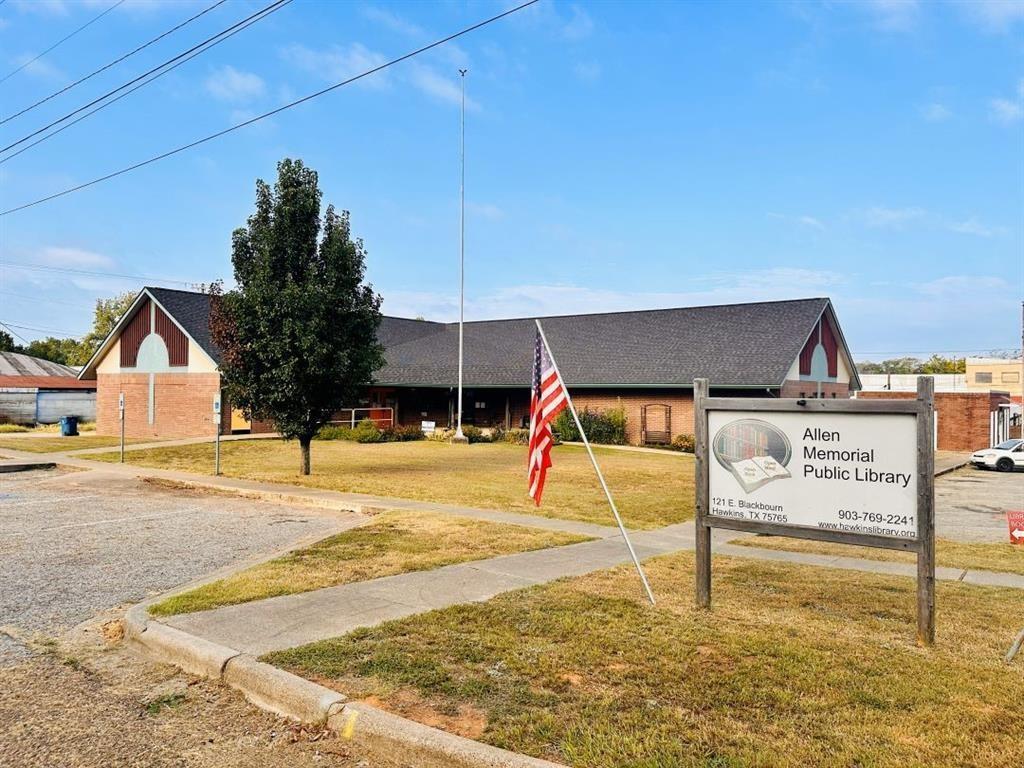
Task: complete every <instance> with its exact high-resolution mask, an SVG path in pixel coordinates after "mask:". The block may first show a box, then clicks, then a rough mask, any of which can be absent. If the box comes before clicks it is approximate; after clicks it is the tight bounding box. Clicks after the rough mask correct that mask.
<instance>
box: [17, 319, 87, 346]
mask: <svg viewBox="0 0 1024 768" xmlns="http://www.w3.org/2000/svg"><path fill="white" fill-rule="evenodd" d="M0 325H2V326H4V327H5V328H9V329H12V330H11V333H14V330H13V329H14V328H21V330H23V331H36V332H37V333H59V334H60V335H61V336H72V337H75V338H78V337H79V336H83V335H84V334H81V333H72V332H71V331H58V330H57V329H56V328H37V327H36V326H34V325H19V324H18V323H12V322H10V321H8V320H0ZM16 335H17V334H16ZM18 338H19V339H21V340H22V341H25V339H24V338H23V337H21V336H18ZM25 343H26V344H27V343H28V342H25Z"/></svg>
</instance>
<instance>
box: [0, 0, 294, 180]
mask: <svg viewBox="0 0 1024 768" xmlns="http://www.w3.org/2000/svg"><path fill="white" fill-rule="evenodd" d="M281 2H283V5H281V6H279V7H277V8H274V9H273V10H271V11H268V12H267V13H265V14H263V15H262V16H257V18H249V19H247V20H246V21H245V23H244V24H242V26H240V27H237V28H236V29H233V30H232V31H231V32H228V33H227V34H225V35H224V36H223V37H221V38H220V39H219V40H215V41H213V42H212V43H210V44H209V45H207V46H206V47H205V48H200V49H199V50H196V51H194V52H193V53H191V54H189V55H188V56H187V57H185V58H184V59H181V60H180V61H178V62H176V63H175V64H172V65H171V66H169V67H167V69H165V70H163V71H162V72H157V73H156V74H155V75H153V76H152V77H151V78H149V79H148V80H143V81H142V82H141V83H137V84H136V85H135V86H133V87H132V88H129V89H128V90H127V91H125V92H124V93H122V94H119V95H118V96H115V97H114V98H112V99H111V100H110V101H106V102H104V103H102V104H100V105H98V106H96V107H95V108H93V109H90V110H89V111H88V112H86V113H85V114H84V115H79V116H78V117H76V118H75V119H74V120H72V121H71V122H70V123H66V124H64V125H62V126H61V127H60V128H57V129H56V130H54V131H51V132H50V133H48V134H46V135H45V136H40V137H39V138H38V139H36V140H35V141H33V142H32V143H31V144H26V145H25V146H24V147H22V148H21V149H19V150H18V151H17V152H11V153H10V154H9V155H7V157H4V158H0V165H3V164H4V163H6V162H7V161H8V160H12V159H14V158H15V157H17V156H18V155H20V154H21V153H22V152H27V151H28V150H30V149H32V147H34V146H36V145H37V144H42V143H43V142H44V141H46V140H47V139H49V138H52V137H53V136H56V135H57V134H58V133H62V132H63V131H66V130H67V129H68V128H70V127H71V126H73V125H76V124H78V123H80V122H82V121H83V120H85V119H86V118H87V117H89V116H90V115H94V114H96V113H97V112H99V111H100V110H101V109H106V108H107V107H109V106H111V105H112V104H116V103H117V102H119V101H120V100H121V99H123V98H124V97H125V96H128V95H129V94H132V93H134V92H135V91H137V90H139V88H143V87H145V86H147V85H149V84H150V83H152V82H153V81H154V80H156V79H157V78H158V77H163V76H164V75H166V74H167V73H168V72H172V71H174V70H175V69H177V68H178V67H180V66H181V65H182V64H185V63H187V62H188V61H191V60H192V59H194V58H195V57H196V56H199V55H200V54H202V53H205V52H206V51H208V50H210V49H211V48H213V47H214V46H215V45H220V44H221V43H223V42H224V41H225V40H228V39H230V38H232V37H234V36H235V35H237V34H238V33H239V32H241V31H243V30H245V29H247V28H248V27H250V26H252V25H253V24H255V23H256V22H257V21H260V20H261V19H264V18H266V17H267V16H269V15H270V14H271V13H273V12H274V11H276V10H280V9H281V8H283V7H284V6H285V5H288V4H289V3H291V2H292V0H281ZM261 13H262V11H261ZM122 87H124V86H122ZM115 92H116V90H115V91H112V93H115ZM107 95H108V96H109V95H110V94H107ZM104 98H105V97H104ZM98 101H102V99H98ZM76 111H77V110H76ZM72 114H74V113H72ZM57 122H60V120H58V121H57ZM43 130H45V129H43ZM12 146H13V145H12ZM2 151H3V150H0V152H2Z"/></svg>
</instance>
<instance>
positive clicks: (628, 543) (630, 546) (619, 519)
mask: <svg viewBox="0 0 1024 768" xmlns="http://www.w3.org/2000/svg"><path fill="white" fill-rule="evenodd" d="M534 322H535V323H537V332H538V333H540V339H541V341H543V342H544V348H545V349H546V350H547V351H548V357H549V358H550V359H551V367H552V368H554V369H555V375H556V376H558V380H559V381H560V382H562V389H564V390H565V401H566V402H567V403H568V404H569V413H571V414H572V418H573V421H575V422H576V429H578V430H579V433H580V438H581V439H582V440H583V445H584V446H585V447H586V449H587V454H589V456H590V463H591V464H593V465H594V471H595V472H596V473H597V479H598V480H599V481H600V483H601V489H602V490H603V491H604V495H605V498H606V499H608V506H609V507H611V508H612V514H613V515H615V522H616V523H618V525H619V531H620V532H621V533H622V538H623V539H624V540H625V542H626V547H627V548H628V549H629V556H630V557H631V558H633V565H635V566H636V572H637V573H638V574H640V581H642V582H643V584H644V590H646V592H647V599H648V600H650V601H651V605H654V593H653V592H651V585H650V584H648V583H647V576H646V575H645V574H644V569H643V567H642V566H641V565H640V558H638V557H637V556H636V550H634V549H633V542H632V541H630V540H629V534H628V533H626V526H625V525H623V523H622V517H621V516H620V515H619V510H618V508H617V507H616V506H615V500H614V499H613V498H612V494H611V491H609V490H608V484H607V483H606V482H605V481H604V475H603V474H601V467H600V466H598V464H597V459H596V458H595V457H594V449H593V448H591V447H590V441H589V440H588V439H587V433H586V432H584V431H583V424H581V423H580V417H579V414H578V413H576V406H575V405H573V402H572V396H571V395H570V394H569V387H568V385H567V384H566V383H565V379H563V378H562V372H561V371H560V370H558V362H557V361H556V360H555V353H554V352H552V351H551V345H550V344H548V337H547V336H545V335H544V328H543V327H542V326H541V324H540V320H534Z"/></svg>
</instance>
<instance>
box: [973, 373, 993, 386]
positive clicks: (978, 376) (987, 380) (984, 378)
mask: <svg viewBox="0 0 1024 768" xmlns="http://www.w3.org/2000/svg"><path fill="white" fill-rule="evenodd" d="M974 383H975V384H991V383H992V371H976V372H975V373H974Z"/></svg>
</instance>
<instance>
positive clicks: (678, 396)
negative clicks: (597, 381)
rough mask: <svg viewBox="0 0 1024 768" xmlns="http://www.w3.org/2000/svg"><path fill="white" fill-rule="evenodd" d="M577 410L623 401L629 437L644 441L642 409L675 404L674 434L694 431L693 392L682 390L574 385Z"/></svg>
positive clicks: (614, 405)
mask: <svg viewBox="0 0 1024 768" xmlns="http://www.w3.org/2000/svg"><path fill="white" fill-rule="evenodd" d="M569 392H570V394H571V395H572V400H573V402H574V403H575V404H576V408H577V410H580V411H582V410H583V409H584V408H589V409H590V410H592V411H606V410H608V409H609V408H617V407H619V405H620V404H621V405H622V407H623V408H625V409H626V439H627V440H628V441H629V442H630V443H633V444H639V443H640V424H641V418H640V413H641V409H642V408H643V406H645V405H655V404H658V405H668V406H671V408H672V414H671V422H672V423H671V425H670V426H671V430H670V431H671V432H672V436H673V437H675V436H676V435H681V434H688V435H692V434H693V393H692V392H690V391H680V390H652V391H649V392H646V391H636V392H632V391H628V390H627V391H623V390H617V391H616V390H598V389H581V390H573V389H571V388H570V390H569Z"/></svg>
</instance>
